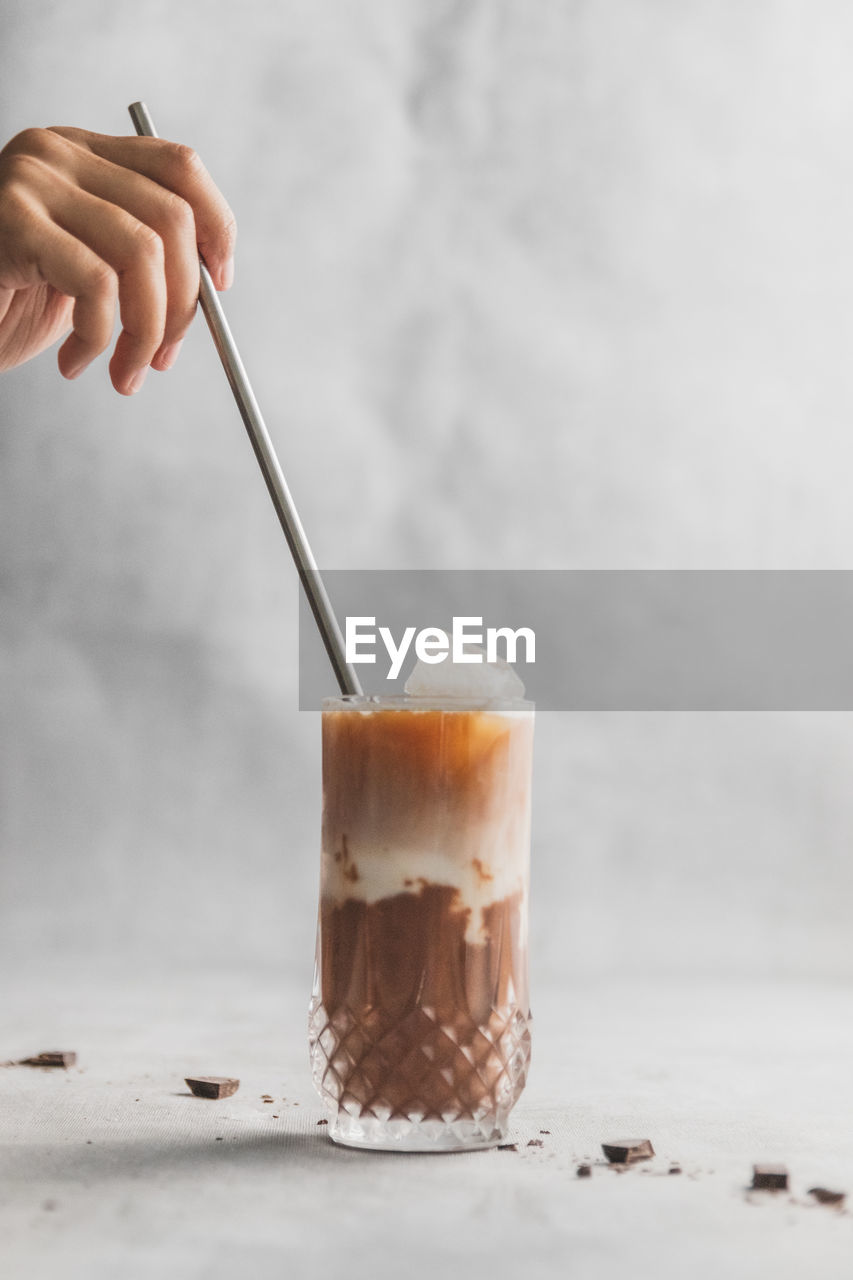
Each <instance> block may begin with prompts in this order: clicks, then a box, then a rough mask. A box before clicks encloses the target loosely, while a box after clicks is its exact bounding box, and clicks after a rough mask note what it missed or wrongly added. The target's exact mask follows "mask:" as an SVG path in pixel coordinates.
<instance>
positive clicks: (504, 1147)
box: [498, 1142, 518, 1151]
mask: <svg viewBox="0 0 853 1280" xmlns="http://www.w3.org/2000/svg"><path fill="white" fill-rule="evenodd" d="M517 1150H518V1143H517V1142H499V1143H498V1151H517Z"/></svg>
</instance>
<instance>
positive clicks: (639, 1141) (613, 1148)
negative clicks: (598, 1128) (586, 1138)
mask: <svg viewBox="0 0 853 1280" xmlns="http://www.w3.org/2000/svg"><path fill="white" fill-rule="evenodd" d="M601 1150H602V1151H603V1152H604V1154H605V1155H606V1156H607V1159H608V1160H609V1161H610V1163H611V1164H634V1162H635V1161H637V1160H651V1158H652V1156H653V1155H654V1154H655V1149H654V1147H653V1146H652V1144H651V1142H650V1141H649V1139H648V1138H620V1139H619V1141H618V1142H602V1144H601Z"/></svg>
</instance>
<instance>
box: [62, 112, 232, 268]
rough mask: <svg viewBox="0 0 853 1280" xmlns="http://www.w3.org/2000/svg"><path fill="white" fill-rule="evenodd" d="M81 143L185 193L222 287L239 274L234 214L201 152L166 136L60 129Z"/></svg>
mask: <svg viewBox="0 0 853 1280" xmlns="http://www.w3.org/2000/svg"><path fill="white" fill-rule="evenodd" d="M53 132H54V133H58V134H60V135H61V136H62V137H64V138H68V139H69V141H71V142H75V143H77V145H78V146H81V147H86V148H88V150H89V151H91V152H92V153H93V154H94V155H96V156H101V158H102V159H104V160H110V161H111V162H112V163H113V164H117V165H122V166H123V167H124V168H125V169H133V170H135V171H136V172H137V173H141V174H143V176H144V177H146V178H150V179H151V180H152V182H157V183H159V185H160V186H161V187H165V188H166V189H167V190H168V191H173V192H174V193H175V195H178V196H181V198H182V199H184V200H186V202H187V204H188V205H190V207H191V208H192V211H193V214H194V216H195V225H196V238H197V242H198V247H199V252H200V253H201V255H202V257H203V258H204V261H205V265H206V266H207V269H208V270H209V272H210V274H211V275H212V277H213V283H214V284H215V285H216V288H217V289H227V288H228V287H229V285H230V284H231V282H232V280H233V278H234V243H235V241H236V239H237V224H236V222H235V220H234V215H233V213H232V212H231V210H230V208H229V207H228V204H227V203H226V201H225V198H224V197H223V195H222V193H221V192H220V190H219V188H218V187H217V186H216V183H215V182H214V181H213V179H212V178H211V176H210V174H209V173H208V172H207V169H206V168H205V167H204V165H203V164H202V161H201V159H200V157H199V155H198V153H197V152H195V151H193V149H192V147H186V146H183V145H182V144H181V143H178V142H169V141H167V139H165V138H137V137H127V138H124V137H123V138H114V137H112V136H111V135H109V134H106V133H89V132H88V131H87V130H86V129H65V128H56V129H54V130H53Z"/></svg>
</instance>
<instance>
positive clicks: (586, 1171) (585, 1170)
mask: <svg viewBox="0 0 853 1280" xmlns="http://www.w3.org/2000/svg"><path fill="white" fill-rule="evenodd" d="M575 1173H576V1174H577V1176H578V1177H579V1178H591V1177H592V1168H591V1167H590V1165H588V1164H579V1165H578V1167H577V1169H576V1170H575Z"/></svg>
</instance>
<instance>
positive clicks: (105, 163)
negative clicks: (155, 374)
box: [0, 129, 236, 394]
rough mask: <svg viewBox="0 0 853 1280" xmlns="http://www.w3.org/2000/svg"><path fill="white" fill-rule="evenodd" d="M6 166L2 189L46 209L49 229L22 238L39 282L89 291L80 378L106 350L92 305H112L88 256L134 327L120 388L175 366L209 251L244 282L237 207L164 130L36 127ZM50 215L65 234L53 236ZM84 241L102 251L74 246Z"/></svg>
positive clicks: (75, 351) (83, 309)
mask: <svg viewBox="0 0 853 1280" xmlns="http://www.w3.org/2000/svg"><path fill="white" fill-rule="evenodd" d="M0 170H2V171H0V188H2V187H3V184H4V181H5V182H6V185H7V187H8V184H9V180H10V177H11V180H12V183H13V185H14V186H15V188H16V190H20V191H22V192H23V193H24V195H25V197H26V198H28V199H29V198H30V197H33V198H34V199H35V201H36V203H37V205H38V207H39V214H38V216H37V217H35V220H34V226H35V227H37V228H38V234H37V235H33V234H31V235H28V236H26V237H23V236H17V235H16V236H13V237H12V239H13V240H14V241H17V243H18V244H19V245H20V244H21V243H22V241H23V240H24V239H26V241H27V244H28V245H29V252H30V253H31V254H32V255H33V263H35V266H36V279H39V278H42V279H49V280H50V283H52V284H54V286H55V287H56V288H57V289H59V290H60V291H63V292H66V290H64V288H63V286H62V284H61V283H60V277H61V276H66V277H68V278H70V279H72V280H73V282H74V284H75V289H76V290H77V292H74V293H73V294H71V295H70V296H73V297H75V299H77V302H76V305H75V308H74V331H73V333H72V335H71V336H70V337H69V339H68V341H67V342H66V343H65V345H64V346H63V348H62V349H61V352H60V367H61V369H62V372H63V373H64V374H65V375H66V376H76V374H77V373H79V372H81V371H82V368H83V367H85V363H87V362H88V361H90V360H91V359H93V358H94V356H95V355H96V354H98V353H99V352H100V351H102V350H103V349H104V345H103V344H102V345H98V344H99V343H101V340H102V334H101V333H100V332H98V333H97V334H95V332H94V328H93V319H92V312H93V308H94V311H95V312H96V313H97V314H98V315H102V313H103V312H104V308H105V305H106V304H105V303H104V302H103V299H102V301H101V302H98V301H97V300H96V299H97V298H102V295H103V296H105V289H106V286H105V285H103V284H100V285H98V286H97V287H95V286H94V285H92V286H90V285H89V284H88V283H86V281H83V280H82V279H81V278H80V271H82V270H83V266H82V264H83V263H84V262H85V263H86V264H88V265H87V267H86V271H88V273H89V275H91V274H92V273H93V272H94V270H95V268H94V265H93V259H94V260H95V261H99V262H100V264H101V268H100V270H101V273H102V274H103V276H104V279H106V280H112V285H111V288H112V295H111V296H112V311H111V313H110V314H113V312H114V309H115V300H116V297H117V298H118V302H119V309H120V314H121V320H122V333H121V336H120V337H119V340H118V342H117V344H116V349H115V353H114V355H113V358H112V361H111V363H110V374H111V377H112V381H113V384H114V386H115V387H116V389H117V390H119V391H121V392H122V393H123V394H130V393H131V392H132V391H134V390H138V389H139V386H141V383H142V379H143V378H144V375H145V372H146V371H147V368H148V367H149V365H150V366H153V367H154V368H155V369H160V370H163V369H167V368H169V367H170V366H171V365H172V364H173V363H174V360H175V358H176V357H177V354H178V351H179V349H180V344H181V342H182V340H183V338H184V336H185V334H186V331H187V329H188V327H189V325H190V323H191V320H192V318H193V315H194V313H195V310H196V306H197V302H198V287H199V277H198V252H199V250H201V251H202V252H203V254H204V257H205V261H206V263H207V265H208V268H209V270H210V272H211V276H212V277H213V281H214V284H215V285H216V287H217V288H227V287H228V286H229V285H230V283H231V281H232V279H233V255H234V242H235V236H236V232H235V226H234V219H233V215H232V214H231V211H230V209H229V208H228V206H227V204H226V203H225V201H224V200H223V198H222V196H221V195H220V194H219V192H218V190H217V188H216V187H215V185H214V183H213V182H212V180H211V178H210V176H209V174H208V173H207V171H206V169H205V168H204V166H203V165H202V164H201V162H200V160H198V157H197V156H196V155H195V153H194V152H193V151H191V150H190V149H189V148H186V147H182V146H178V145H176V144H174V143H171V142H166V141H164V140H161V139H150V138H110V137H107V136H105V135H100V134H90V133H87V132H85V131H83V130H77V129H51V130H44V129H34V130H26V131H25V132H24V133H23V134H20V135H18V137H17V138H15V139H13V140H12V143H10V144H9V145H8V146H7V147H6V148H5V149H4V152H3V155H2V156H0ZM48 222H52V223H53V225H54V228H55V229H56V230H57V231H59V232H64V233H65V235H64V236H63V235H57V234H55V233H51V234H48V232H47V229H46V227H47V223H48ZM25 223H26V219H25ZM29 230H30V231H32V230H33V228H32V227H30V228H29ZM72 241H74V242H76V243H77V244H79V245H80V246H81V247H82V248H85V249H88V250H89V251H90V255H91V256H87V255H86V254H85V253H80V252H79V251H77V250H75V251H74V252H72V245H71V242H72ZM2 247H3V246H0V248H2ZM61 258H65V259H67V261H66V263H65V268H64V270H63V267H62V265H61V263H60V259H61ZM19 265H20V264H19ZM27 267H28V264H24V268H23V270H24V275H27ZM48 273H49V274H48ZM93 290H94V292H93ZM78 321H79V323H78ZM108 342H109V338H107V340H106V345H108Z"/></svg>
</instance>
